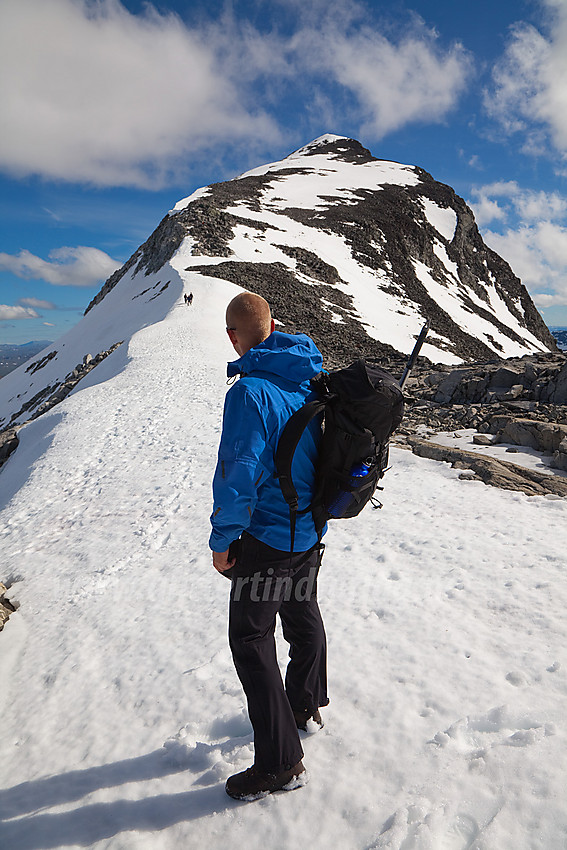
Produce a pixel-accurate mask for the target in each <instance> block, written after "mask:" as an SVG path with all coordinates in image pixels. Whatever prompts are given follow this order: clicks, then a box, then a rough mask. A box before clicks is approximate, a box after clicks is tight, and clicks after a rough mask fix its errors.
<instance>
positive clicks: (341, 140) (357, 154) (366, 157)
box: [286, 133, 377, 165]
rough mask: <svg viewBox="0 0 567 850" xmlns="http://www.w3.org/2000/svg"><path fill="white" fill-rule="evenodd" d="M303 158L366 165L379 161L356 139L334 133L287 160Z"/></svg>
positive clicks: (313, 142) (305, 146) (307, 146)
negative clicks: (311, 157) (320, 158)
mask: <svg viewBox="0 0 567 850" xmlns="http://www.w3.org/2000/svg"><path fill="white" fill-rule="evenodd" d="M301 156H327V157H329V158H333V159H342V160H343V161H344V162H352V163H359V164H361V165H362V164H364V163H366V162H373V161H377V160H376V157H374V156H372V154H371V153H370V151H369V150H368V149H367V148H365V147H363V146H362V145H361V143H360V142H358V141H357V140H356V139H351V138H349V137H348V136H335V135H333V133H325V134H324V135H323V136H319V137H318V138H317V139H314V140H313V141H312V142H309V144H307V145H304V146H303V147H302V148H299V150H296V151H293V153H291V154H289V156H287V157H286V160H290V159H295V158H297V157H301Z"/></svg>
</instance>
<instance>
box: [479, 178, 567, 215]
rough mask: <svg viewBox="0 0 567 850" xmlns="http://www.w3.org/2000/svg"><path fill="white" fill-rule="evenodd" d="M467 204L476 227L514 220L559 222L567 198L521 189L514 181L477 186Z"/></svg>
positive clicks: (566, 205) (553, 193)
mask: <svg viewBox="0 0 567 850" xmlns="http://www.w3.org/2000/svg"><path fill="white" fill-rule="evenodd" d="M471 194H472V196H473V199H472V200H471V201H470V202H469V203H470V206H471V207H472V209H473V211H474V214H475V217H476V220H477V223H478V224H479V225H481V226H482V225H484V224H489V223H490V222H492V221H497V220H498V221H506V220H507V219H509V218H510V217H517V218H518V219H519V220H520V221H521V222H523V223H536V222H541V221H556V220H562V219H564V218H565V216H566V215H567V198H565V197H563V196H562V195H560V194H559V193H558V192H544V191H537V190H534V189H524V188H522V187H520V186H519V185H518V183H517V182H516V181H515V180H507V181H499V182H497V183H489V184H487V185H485V186H477V187H475V188H473V189H472V192H471Z"/></svg>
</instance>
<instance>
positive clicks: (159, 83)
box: [0, 0, 276, 187]
mask: <svg viewBox="0 0 567 850" xmlns="http://www.w3.org/2000/svg"><path fill="white" fill-rule="evenodd" d="M0 34H1V35H0V73H1V74H2V76H3V78H4V80H5V81H6V82H5V85H4V87H3V95H2V99H1V101H0V113H1V114H2V118H3V131H2V135H1V138H0V167H3V168H4V169H6V170H8V171H10V172H11V173H13V174H15V175H26V174H30V173H32V174H33V173H36V174H41V175H43V176H46V177H50V178H63V179H66V180H77V181H90V182H93V183H96V184H102V185H115V184H117V185H131V186H146V187H147V186H152V185H159V184H162V183H163V182H164V181H165V180H166V178H167V173H168V171H169V169H171V168H174V167H175V166H176V165H178V164H179V162H180V160H181V159H182V158H184V157H186V156H187V155H188V154H189V153H191V152H193V151H195V150H203V149H204V148H206V147H207V146H209V145H211V144H212V143H213V142H214V141H215V140H216V139H218V138H223V139H224V140H225V141H226V140H228V139H229V138H233V139H249V138H250V137H253V136H256V135H262V136H263V137H264V138H273V137H274V135H275V133H276V131H275V127H274V124H273V122H272V121H271V120H270V119H269V118H268V117H267V116H266V115H265V114H264V113H262V112H261V111H258V112H257V111H256V110H255V109H254V108H253V107H251V108H247V106H246V104H245V103H244V102H243V97H242V96H241V94H240V92H239V91H238V88H237V86H236V85H235V82H234V81H233V80H231V79H229V78H227V76H226V74H224V73H223V71H222V68H221V67H220V65H219V62H218V61H217V58H216V56H215V52H214V49H213V48H212V47H211V46H210V45H209V44H207V43H206V42H205V40H204V39H203V37H202V34H201V33H200V32H198V31H191V30H190V29H188V28H187V27H186V26H184V25H183V23H182V22H181V20H180V19H179V18H177V17H176V16H175V15H173V14H167V15H161V14H159V13H158V12H157V11H156V10H155V9H154V8H153V7H151V6H149V5H148V6H147V7H146V9H145V11H144V12H143V13H141V14H138V15H133V14H131V13H130V12H128V11H127V10H126V9H125V8H124V6H122V5H121V3H120V2H118V0H98V2H96V3H92V2H87V0H26V2H21V0H2V4H1V5H0Z"/></svg>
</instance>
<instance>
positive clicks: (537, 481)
mask: <svg viewBox="0 0 567 850" xmlns="http://www.w3.org/2000/svg"><path fill="white" fill-rule="evenodd" d="M405 394H406V397H407V407H406V416H405V418H404V421H403V423H402V426H401V427H400V429H399V430H398V431H397V433H396V435H395V442H396V443H397V444H398V445H406V446H408V447H409V448H411V450H412V451H413V452H414V453H416V454H418V455H421V456H422V457H429V458H433V459H435V460H443V461H446V462H449V463H451V464H452V466H454V467H456V468H459V469H464V470H467V472H466V473H463V475H462V476H461V477H464V478H472V479H477V480H481V481H484V483H486V484H492V485H494V486H497V487H502V488H504V489H509V490H520V491H522V492H524V493H528V494H529V495H537V494H539V495H541V494H546V493H547V494H553V495H556V496H567V477H565V476H558V475H553V474H549V473H545V472H538V471H535V470H533V469H527V468H525V467H523V466H520V465H519V464H516V463H513V462H508V461H504V460H501V459H498V460H497V459H495V458H491V457H488V456H487V455H483V454H480V453H479V454H477V453H476V452H472V451H466V450H463V449H461V448H457V447H446V446H442V445H439V444H438V443H435V434H436V433H439V432H451V431H458V430H460V429H465V428H471V429H474V430H476V431H477V432H478V433H477V435H475V437H474V442H475V443H476V444H477V445H486V446H490V445H494V444H496V443H505V444H508V445H512V446H514V445H518V446H526V447H529V448H531V449H536V450H537V451H540V452H542V453H543V454H545V455H547V456H548V457H549V459H550V460H549V466H551V467H552V468H555V469H558V470H563V471H566V472H567V356H566V355H565V354H549V355H546V354H540V355H533V356H527V357H522V358H518V359H510V360H497V361H493V362H490V363H478V364H471V365H467V366H466V367H464V368H459V369H451V368H450V367H445V366H436V367H433V368H432V367H431V366H429V367H427V366H424V365H420V366H419V368H418V370H417V371H416V373H415V374H414V375H412V377H411V378H410V379H409V381H408V383H407V385H406V389H405ZM424 437H427V439H424ZM512 451H513V450H512Z"/></svg>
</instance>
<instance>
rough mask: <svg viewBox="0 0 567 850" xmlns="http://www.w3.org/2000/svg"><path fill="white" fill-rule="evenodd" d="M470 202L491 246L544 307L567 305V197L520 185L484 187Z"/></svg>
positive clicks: (507, 184) (477, 188)
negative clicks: (490, 227) (484, 228)
mask: <svg viewBox="0 0 567 850" xmlns="http://www.w3.org/2000/svg"><path fill="white" fill-rule="evenodd" d="M472 196H473V198H472V200H470V201H469V204H470V206H471V207H472V209H473V211H474V214H475V218H476V220H477V223H478V224H479V225H480V226H483V225H486V224H491V225H492V229H491V230H483V238H484V241H485V242H486V244H487V245H489V246H490V247H491V248H493V249H494V250H495V251H496V252H497V253H498V254H500V255H501V256H502V257H504V259H506V260H507V261H508V262H509V263H510V265H511V266H512V268H513V270H514V272H515V273H516V274H517V275H518V277H520V278H521V280H522V282H523V283H524V285H525V286H526V287H527V289H528V290H529V292H530V294H531V296H532V298H533V299H534V301H535V303H536V304H537V306H538V307H548V306H551V305H566V304H567V198H566V197H564V196H562V195H560V194H559V193H558V192H542V191H534V190H533V189H524V188H523V187H521V186H520V185H519V184H518V183H517V182H516V181H515V180H508V181H499V182H497V183H490V184H487V185H485V186H478V187H476V188H475V189H473V191H472Z"/></svg>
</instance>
